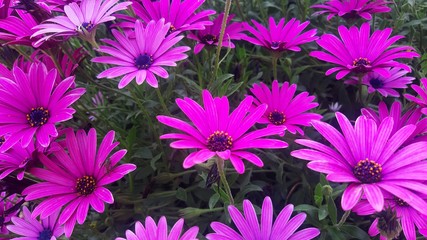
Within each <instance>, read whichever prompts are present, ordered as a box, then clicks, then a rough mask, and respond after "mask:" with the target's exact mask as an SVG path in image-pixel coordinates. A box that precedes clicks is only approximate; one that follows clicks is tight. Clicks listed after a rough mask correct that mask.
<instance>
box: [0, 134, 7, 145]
mask: <svg viewBox="0 0 427 240" xmlns="http://www.w3.org/2000/svg"><path fill="white" fill-rule="evenodd" d="M5 141H6V139H5V138H4V137H3V136H1V137H0V147H1V145H3V143H4V142H5Z"/></svg>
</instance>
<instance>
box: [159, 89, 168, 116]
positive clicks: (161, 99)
mask: <svg viewBox="0 0 427 240" xmlns="http://www.w3.org/2000/svg"><path fill="white" fill-rule="evenodd" d="M156 93H157V97H158V98H159V101H160V105H161V106H162V108H163V111H164V114H167V115H171V113H170V112H169V109H168V107H167V106H166V103H165V100H164V99H163V95H162V93H161V92H160V86H159V87H158V88H156Z"/></svg>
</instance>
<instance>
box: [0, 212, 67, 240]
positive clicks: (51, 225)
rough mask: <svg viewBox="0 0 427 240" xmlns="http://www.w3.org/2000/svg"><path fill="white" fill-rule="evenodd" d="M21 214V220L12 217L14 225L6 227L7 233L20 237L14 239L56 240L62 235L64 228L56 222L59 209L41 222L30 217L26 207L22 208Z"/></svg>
mask: <svg viewBox="0 0 427 240" xmlns="http://www.w3.org/2000/svg"><path fill="white" fill-rule="evenodd" d="M22 213H23V218H19V217H12V222H13V224H14V225H9V226H7V229H9V231H11V232H13V233H15V234H18V235H21V236H22V237H20V238H15V239H22V240H23V239H25V240H56V238H59V237H60V236H62V234H64V227H63V226H61V225H60V224H58V222H57V219H58V215H59V209H58V210H56V211H55V212H53V213H52V214H51V215H50V216H49V217H48V218H46V219H43V220H41V222H40V221H38V220H37V219H36V218H34V217H32V216H31V212H30V210H28V208H27V207H26V206H24V207H23V209H22Z"/></svg>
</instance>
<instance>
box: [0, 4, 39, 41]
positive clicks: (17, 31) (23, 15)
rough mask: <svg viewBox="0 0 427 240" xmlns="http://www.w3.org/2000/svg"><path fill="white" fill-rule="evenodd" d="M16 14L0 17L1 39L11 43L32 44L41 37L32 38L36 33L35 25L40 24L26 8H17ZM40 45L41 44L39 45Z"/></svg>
mask: <svg viewBox="0 0 427 240" xmlns="http://www.w3.org/2000/svg"><path fill="white" fill-rule="evenodd" d="M15 12H16V16H8V17H7V18H5V19H0V30H2V31H1V32H0V40H3V41H5V42H6V43H5V44H9V45H15V44H17V45H26V46H32V45H33V44H34V43H35V42H36V41H37V40H39V39H40V38H39V37H37V38H31V35H33V34H34V33H35V30H33V27H36V26H38V24H39V23H38V22H37V20H36V19H35V18H34V17H33V16H32V15H31V14H30V13H28V12H26V11H25V10H18V9H16V10H15ZM39 46H40V45H39Z"/></svg>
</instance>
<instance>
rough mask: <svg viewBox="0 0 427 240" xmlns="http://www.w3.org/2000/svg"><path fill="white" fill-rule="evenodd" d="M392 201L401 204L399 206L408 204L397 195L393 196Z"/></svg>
mask: <svg viewBox="0 0 427 240" xmlns="http://www.w3.org/2000/svg"><path fill="white" fill-rule="evenodd" d="M394 202H396V204H397V205H399V206H401V207H407V206H409V205H408V203H406V202H405V201H403V200H402V199H400V198H398V197H394Z"/></svg>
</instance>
